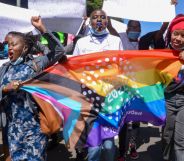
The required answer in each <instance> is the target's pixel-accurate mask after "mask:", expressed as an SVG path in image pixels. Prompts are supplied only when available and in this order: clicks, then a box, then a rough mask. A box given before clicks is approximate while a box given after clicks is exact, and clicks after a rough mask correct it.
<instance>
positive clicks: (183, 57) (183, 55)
mask: <svg viewBox="0 0 184 161" xmlns="http://www.w3.org/2000/svg"><path fill="white" fill-rule="evenodd" d="M179 58H180V59H181V60H184V51H181V52H180V53H179Z"/></svg>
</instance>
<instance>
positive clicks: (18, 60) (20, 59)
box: [10, 57, 24, 65]
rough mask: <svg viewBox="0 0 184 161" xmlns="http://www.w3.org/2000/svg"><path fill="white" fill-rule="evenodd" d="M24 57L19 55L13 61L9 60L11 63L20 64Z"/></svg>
mask: <svg viewBox="0 0 184 161" xmlns="http://www.w3.org/2000/svg"><path fill="white" fill-rule="evenodd" d="M23 60H24V59H23V58H22V57H19V58H18V59H17V60H16V61H14V62H12V61H11V62H10V63H11V64H12V65H18V64H20V63H21V62H22V61H23Z"/></svg>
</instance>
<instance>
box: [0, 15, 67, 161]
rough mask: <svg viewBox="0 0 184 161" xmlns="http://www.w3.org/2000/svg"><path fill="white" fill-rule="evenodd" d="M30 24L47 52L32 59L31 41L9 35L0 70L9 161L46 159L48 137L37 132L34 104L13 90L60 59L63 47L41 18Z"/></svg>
mask: <svg viewBox="0 0 184 161" xmlns="http://www.w3.org/2000/svg"><path fill="white" fill-rule="evenodd" d="M31 22H32V25H33V26H34V27H35V28H36V29H38V30H39V31H40V32H41V33H42V34H43V36H44V37H46V38H47V40H48V42H49V49H50V52H49V53H48V54H47V55H43V56H39V57H36V58H33V57H32V56H31V49H32V47H33V44H34V42H33V41H31V40H30V39H29V37H27V36H25V34H23V33H19V32H13V33H12V36H11V38H10V39H9V40H8V57H9V59H10V61H9V62H7V63H5V64H4V65H2V67H1V68H0V101H1V103H3V106H4V109H5V111H6V115H7V118H8V144H9V145H8V146H9V151H10V156H11V160H12V161H23V160H27V161H29V160H31V161H43V160H46V146H47V142H48V137H47V136H46V135H45V134H43V133H42V132H41V129H40V123H39V117H38V110H39V109H38V105H37V104H36V103H35V102H34V100H33V99H32V97H31V95H30V94H28V93H26V92H24V91H22V90H17V89H18V88H19V87H20V85H21V82H22V81H25V80H28V79H30V78H32V77H34V76H35V75H37V74H38V73H39V72H41V71H42V70H44V69H45V68H47V67H49V66H52V65H53V64H55V63H56V62H57V61H58V60H60V59H62V58H63V56H64V48H63V46H62V45H61V43H60V42H59V40H57V38H56V37H55V36H54V35H53V34H52V33H50V32H48V31H47V30H46V28H45V26H44V25H43V23H42V21H41V18H40V17H32V19H31ZM35 65H36V66H37V69H35V68H34V66H35ZM34 69H35V70H34Z"/></svg>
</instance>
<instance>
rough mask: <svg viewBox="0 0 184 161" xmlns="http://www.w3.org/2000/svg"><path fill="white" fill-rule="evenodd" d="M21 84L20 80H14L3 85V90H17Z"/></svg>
mask: <svg viewBox="0 0 184 161" xmlns="http://www.w3.org/2000/svg"><path fill="white" fill-rule="evenodd" d="M20 86H21V82H20V81H12V82H10V83H8V84H7V85H6V86H4V87H3V92H5V93H6V92H11V91H16V90H18V89H19V88H20Z"/></svg>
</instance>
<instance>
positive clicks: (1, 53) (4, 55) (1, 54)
mask: <svg viewBox="0 0 184 161" xmlns="http://www.w3.org/2000/svg"><path fill="white" fill-rule="evenodd" d="M0 57H1V58H7V57H8V44H5V45H4V49H3V51H0Z"/></svg>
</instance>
